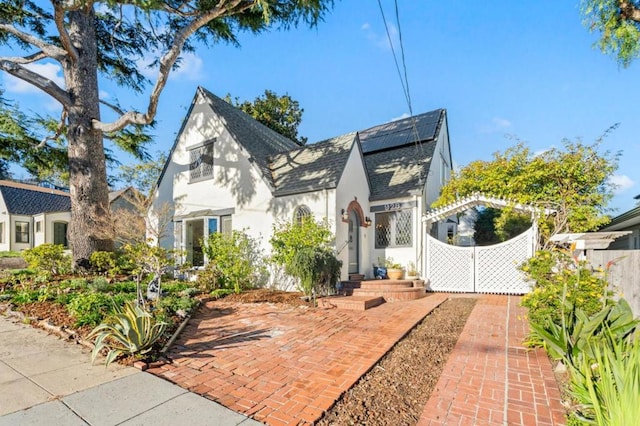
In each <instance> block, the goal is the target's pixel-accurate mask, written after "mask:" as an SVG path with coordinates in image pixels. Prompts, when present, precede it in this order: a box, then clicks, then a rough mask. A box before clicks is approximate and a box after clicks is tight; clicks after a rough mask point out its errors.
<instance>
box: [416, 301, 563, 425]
mask: <svg viewBox="0 0 640 426" xmlns="http://www.w3.org/2000/svg"><path fill="white" fill-rule="evenodd" d="M519 302H520V298H519V297H514V296H488V295H487V296H482V297H481V298H480V299H479V300H478V303H477V304H476V306H475V308H474V310H473V312H472V313H471V315H470V316H469V319H468V321H467V324H466V325H465V327H464V330H463V331H462V334H461V335H460V338H459V340H458V343H457V344H456V346H455V348H454V350H453V352H452V353H451V355H450V356H449V360H448V361H447V364H446V365H445V369H444V371H443V373H442V375H441V376H440V379H439V381H438V383H437V385H436V389H435V390H434V392H433V393H432V394H431V397H430V399H429V401H428V402H427V404H426V406H425V408H424V411H423V414H422V417H421V419H420V422H419V423H418V424H419V425H423V426H426V425H538V426H546V425H561V424H564V423H565V417H564V409H563V408H562V405H561V403H560V392H559V390H558V386H557V384H556V381H555V378H554V375H553V372H552V369H551V364H550V362H549V360H548V358H547V356H546V354H545V353H544V351H543V350H542V349H539V350H531V351H527V350H526V349H525V348H523V347H522V341H523V339H524V338H525V336H526V335H527V332H528V323H527V321H526V319H525V315H526V309H524V308H521V307H520V306H519Z"/></svg>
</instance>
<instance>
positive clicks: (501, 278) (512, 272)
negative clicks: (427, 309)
mask: <svg viewBox="0 0 640 426" xmlns="http://www.w3.org/2000/svg"><path fill="white" fill-rule="evenodd" d="M534 241H535V231H534V229H533V228H531V229H529V230H528V231H526V232H524V233H522V234H520V235H518V236H517V237H515V238H512V239H511V240H509V241H505V242H504V243H500V244H496V245H493V246H486V247H457V246H452V245H449V244H445V243H443V242H441V241H438V240H436V239H435V238H433V237H431V236H430V235H427V241H426V247H427V256H426V265H425V271H426V273H427V274H426V277H427V278H428V280H429V284H428V287H427V290H430V291H446V292H476V293H498V294H523V293H527V292H529V290H530V285H529V283H527V282H526V281H525V279H524V274H523V273H522V272H521V271H520V270H518V266H519V265H521V264H522V263H523V262H524V261H525V260H527V259H528V258H529V257H531V256H532V255H533V247H534Z"/></svg>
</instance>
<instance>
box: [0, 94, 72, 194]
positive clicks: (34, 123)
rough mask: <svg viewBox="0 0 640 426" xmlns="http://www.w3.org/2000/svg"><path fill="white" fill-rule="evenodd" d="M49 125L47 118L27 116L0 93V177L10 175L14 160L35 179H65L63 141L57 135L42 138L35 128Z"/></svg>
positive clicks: (56, 181) (63, 182)
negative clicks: (9, 171)
mask: <svg viewBox="0 0 640 426" xmlns="http://www.w3.org/2000/svg"><path fill="white" fill-rule="evenodd" d="M0 94H1V92H0ZM49 126H50V123H49V122H48V120H46V119H44V118H41V117H29V116H27V115H26V114H25V113H23V112H22V111H20V109H19V108H18V107H17V106H16V105H15V104H14V103H12V102H10V101H8V100H6V99H4V98H2V97H0V175H4V177H3V178H10V177H11V176H10V175H9V173H8V170H9V165H10V164H18V165H20V166H22V167H23V168H24V169H25V170H26V171H27V172H28V173H29V174H30V175H31V176H33V177H34V178H36V179H39V180H46V181H50V182H52V183H56V184H62V185H66V184H67V183H68V179H69V172H68V165H67V153H66V149H65V147H64V144H63V141H62V140H61V139H60V138H57V137H51V138H50V139H46V138H45V137H44V136H43V134H42V132H38V130H43V129H48V128H49ZM3 171H4V173H3Z"/></svg>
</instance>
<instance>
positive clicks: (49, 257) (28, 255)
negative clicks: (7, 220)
mask: <svg viewBox="0 0 640 426" xmlns="http://www.w3.org/2000/svg"><path fill="white" fill-rule="evenodd" d="M23 253H24V254H23V257H24V260H26V262H27V263H28V264H29V267H30V268H35V269H38V270H41V271H44V272H47V273H49V274H51V275H52V276H56V275H61V274H65V273H69V272H70V271H71V256H68V255H66V254H65V253H64V247H63V246H61V245H59V244H49V243H47V244H41V245H39V246H37V247H34V248H32V249H28V250H25V251H24V252H23Z"/></svg>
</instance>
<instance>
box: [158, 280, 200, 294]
mask: <svg viewBox="0 0 640 426" xmlns="http://www.w3.org/2000/svg"><path fill="white" fill-rule="evenodd" d="M192 286H193V283H189V282H186V281H170V282H166V283H164V285H163V286H162V290H163V291H164V292H165V293H169V294H176V293H180V292H182V291H184V290H186V289H188V288H192Z"/></svg>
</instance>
